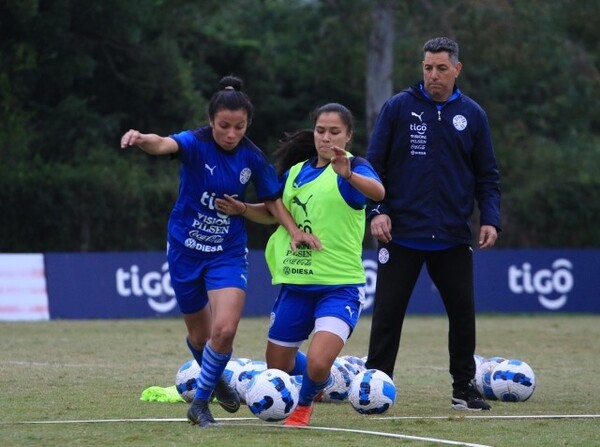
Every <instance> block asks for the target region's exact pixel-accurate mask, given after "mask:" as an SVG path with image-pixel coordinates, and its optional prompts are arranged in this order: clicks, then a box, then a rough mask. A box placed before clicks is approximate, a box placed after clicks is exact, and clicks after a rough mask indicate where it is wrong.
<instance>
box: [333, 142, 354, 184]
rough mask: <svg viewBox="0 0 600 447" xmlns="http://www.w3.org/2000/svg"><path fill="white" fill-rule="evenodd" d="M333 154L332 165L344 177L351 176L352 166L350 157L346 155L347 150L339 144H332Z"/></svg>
mask: <svg viewBox="0 0 600 447" xmlns="http://www.w3.org/2000/svg"><path fill="white" fill-rule="evenodd" d="M331 150H332V151H333V156H332V157H331V167H332V169H333V170H334V171H335V172H336V173H337V175H340V176H342V177H344V178H348V177H350V172H351V167H350V159H349V158H348V156H347V155H346V151H345V150H344V149H342V148H341V147H338V146H331Z"/></svg>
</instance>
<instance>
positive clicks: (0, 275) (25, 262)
mask: <svg viewBox="0 0 600 447" xmlns="http://www.w3.org/2000/svg"><path fill="white" fill-rule="evenodd" d="M49 319H50V315H49V312H48V292H47V289H46V272H45V269H44V255H43V254H0V321H40V320H49Z"/></svg>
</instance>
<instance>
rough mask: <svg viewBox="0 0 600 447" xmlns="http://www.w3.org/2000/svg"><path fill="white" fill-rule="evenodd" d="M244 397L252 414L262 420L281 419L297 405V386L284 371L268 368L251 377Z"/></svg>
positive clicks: (272, 420) (273, 420)
mask: <svg viewBox="0 0 600 447" xmlns="http://www.w3.org/2000/svg"><path fill="white" fill-rule="evenodd" d="M245 399H246V404H247V405H248V408H250V411H251V412H252V414H253V415H255V416H257V417H258V418H260V419H262V420H263V421H268V422H275V421H282V420H284V419H286V418H287V417H288V416H289V415H290V414H291V413H292V411H294V408H296V405H298V388H296V386H295V385H294V384H293V383H292V381H291V380H290V376H289V375H288V374H287V373H286V372H284V371H281V370H280V369H275V368H270V369H266V370H264V371H262V372H260V373H259V374H256V375H254V377H252V379H251V380H250V383H249V384H248V389H247V391H246V397H245Z"/></svg>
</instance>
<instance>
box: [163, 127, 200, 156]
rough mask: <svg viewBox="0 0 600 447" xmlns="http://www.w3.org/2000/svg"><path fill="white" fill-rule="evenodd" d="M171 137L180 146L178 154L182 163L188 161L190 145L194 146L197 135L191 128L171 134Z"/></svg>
mask: <svg viewBox="0 0 600 447" xmlns="http://www.w3.org/2000/svg"><path fill="white" fill-rule="evenodd" d="M169 138H172V139H174V140H175V142H176V143H177V146H179V154H178V155H177V156H178V157H179V159H180V160H181V162H182V163H187V162H188V161H189V154H190V151H189V149H190V147H192V146H193V145H194V144H195V142H196V137H195V136H194V133H193V132H192V131H191V130H184V131H181V132H179V133H174V134H171V135H169Z"/></svg>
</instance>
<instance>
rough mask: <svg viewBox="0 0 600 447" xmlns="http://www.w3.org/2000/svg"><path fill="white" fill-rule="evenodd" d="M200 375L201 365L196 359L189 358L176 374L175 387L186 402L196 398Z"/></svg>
mask: <svg viewBox="0 0 600 447" xmlns="http://www.w3.org/2000/svg"><path fill="white" fill-rule="evenodd" d="M199 376H200V365H198V362H197V361H196V360H188V361H187V362H185V363H183V364H182V365H181V366H180V367H179V369H178V370H177V374H176V375H175V388H176V389H177V392H178V393H179V395H180V396H181V397H182V398H183V400H185V401H186V402H188V403H189V402H191V401H192V400H194V395H195V394H196V388H198V377H199Z"/></svg>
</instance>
